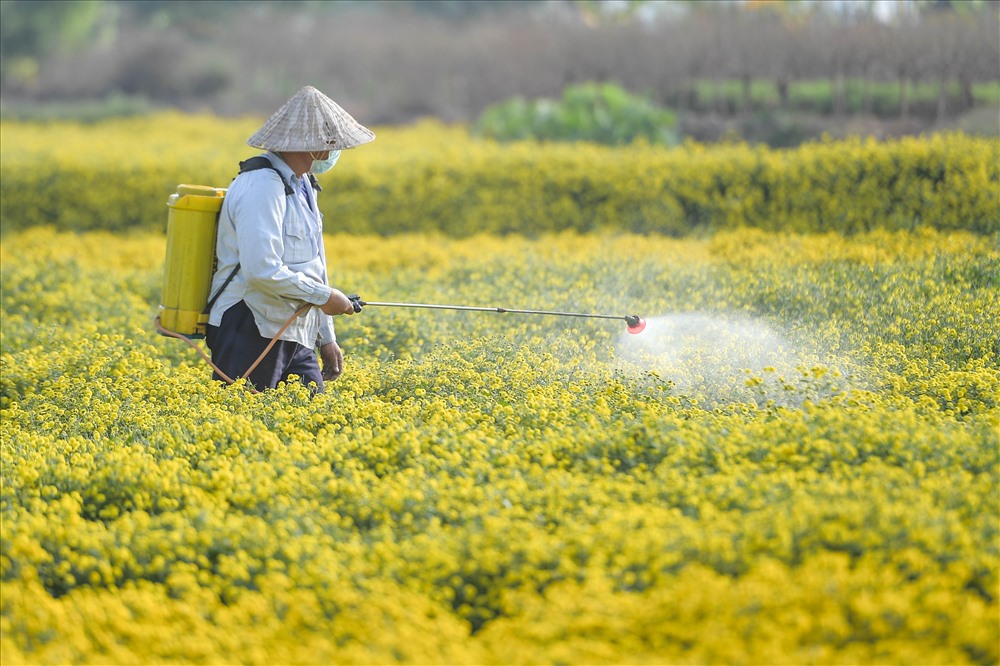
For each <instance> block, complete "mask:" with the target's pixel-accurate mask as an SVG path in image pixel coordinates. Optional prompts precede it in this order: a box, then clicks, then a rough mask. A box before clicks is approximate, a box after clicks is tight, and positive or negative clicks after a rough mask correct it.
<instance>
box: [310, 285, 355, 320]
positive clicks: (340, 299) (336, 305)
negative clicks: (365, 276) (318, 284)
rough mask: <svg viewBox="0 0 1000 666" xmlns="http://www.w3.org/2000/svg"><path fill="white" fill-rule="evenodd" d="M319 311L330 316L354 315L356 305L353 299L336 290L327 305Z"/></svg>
mask: <svg viewBox="0 0 1000 666" xmlns="http://www.w3.org/2000/svg"><path fill="white" fill-rule="evenodd" d="M319 309H320V310H322V311H323V312H325V313H326V314H328V315H342V314H347V315H350V314H354V304H353V303H351V299H349V298H347V296H344V292H342V291H340V290H339V289H334V290H333V293H332V294H330V298H328V299H327V301H326V303H324V304H323V305H321V306H319Z"/></svg>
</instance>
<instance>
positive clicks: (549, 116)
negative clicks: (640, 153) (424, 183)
mask: <svg viewBox="0 0 1000 666" xmlns="http://www.w3.org/2000/svg"><path fill="white" fill-rule="evenodd" d="M676 126H677V117H676V116H675V115H674V114H673V113H672V112H671V111H669V110H667V109H662V108H659V107H657V106H656V105H655V104H653V103H652V102H651V101H649V100H648V99H646V98H644V97H640V96H637V95H633V94H631V93H629V92H628V91H626V90H624V89H623V88H621V87H620V86H617V85H615V84H612V83H585V84H582V85H577V86H569V87H568V88H566V90H565V91H564V92H563V98H562V100H561V101H552V100H547V99H539V100H535V101H526V100H524V99H520V98H517V99H512V100H510V101H508V102H504V103H502V104H497V105H494V106H492V107H490V108H488V109H486V110H485V111H484V112H483V114H482V115H481V116H480V118H479V120H478V122H477V123H476V125H475V127H474V131H476V132H477V133H478V134H480V135H482V136H485V137H488V138H491V139H498V140H500V141H512V140H517V139H537V140H539V141H594V142H596V143H603V144H608V145H622V144H627V143H632V142H633V141H636V140H637V139H642V140H645V141H648V142H649V143H654V144H663V145H674V144H676V143H677V141H678V137H677V132H676V130H675V128H676Z"/></svg>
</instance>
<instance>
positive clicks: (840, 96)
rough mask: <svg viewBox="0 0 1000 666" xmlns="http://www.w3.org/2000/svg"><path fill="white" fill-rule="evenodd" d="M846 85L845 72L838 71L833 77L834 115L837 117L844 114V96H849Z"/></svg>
mask: <svg viewBox="0 0 1000 666" xmlns="http://www.w3.org/2000/svg"><path fill="white" fill-rule="evenodd" d="M844 87H845V86H844V73H843V72H840V71H838V72H837V74H836V76H835V77H834V79H833V115H834V116H835V117H836V118H841V117H843V115H844V107H845V103H844V98H845V97H846V96H847V95H846V93H845V92H844Z"/></svg>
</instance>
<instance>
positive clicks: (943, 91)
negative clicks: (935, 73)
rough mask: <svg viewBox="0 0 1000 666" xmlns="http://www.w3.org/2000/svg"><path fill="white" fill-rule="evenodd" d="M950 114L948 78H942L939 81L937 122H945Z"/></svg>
mask: <svg viewBox="0 0 1000 666" xmlns="http://www.w3.org/2000/svg"><path fill="white" fill-rule="evenodd" d="M947 113H948V78H947V77H945V76H943V75H942V76H941V80H940V81H938V101H937V121H938V122H939V123H940V122H943V121H944V117H945V115H947Z"/></svg>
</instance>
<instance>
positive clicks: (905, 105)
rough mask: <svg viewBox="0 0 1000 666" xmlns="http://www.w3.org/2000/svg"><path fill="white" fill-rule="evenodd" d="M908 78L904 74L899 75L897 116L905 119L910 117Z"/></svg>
mask: <svg viewBox="0 0 1000 666" xmlns="http://www.w3.org/2000/svg"><path fill="white" fill-rule="evenodd" d="M909 83H910V79H909V77H907V76H906V74H900V75H899V117H900V118H902V119H903V120H907V119H908V118H909V117H910V90H909Z"/></svg>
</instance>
